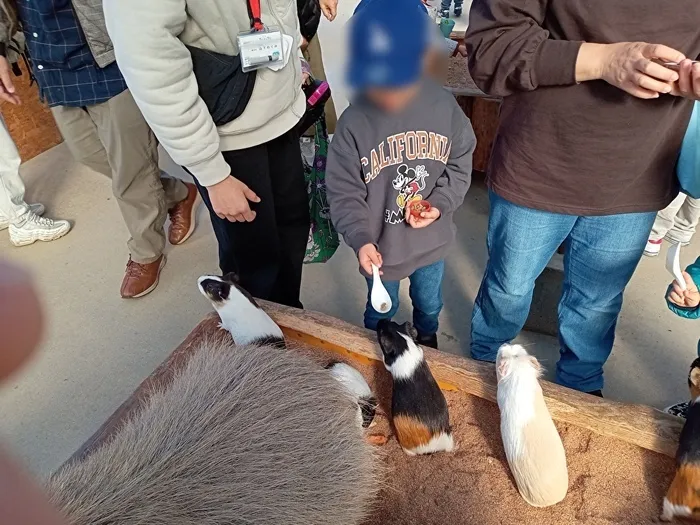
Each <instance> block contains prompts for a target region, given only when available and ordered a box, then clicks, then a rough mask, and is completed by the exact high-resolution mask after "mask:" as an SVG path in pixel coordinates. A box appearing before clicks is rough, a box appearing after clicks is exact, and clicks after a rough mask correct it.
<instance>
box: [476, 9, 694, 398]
mask: <svg viewBox="0 0 700 525" xmlns="http://www.w3.org/2000/svg"><path fill="white" fill-rule="evenodd" d="M698 20H700V3H699V2H697V1H696V0H677V1H676V2H673V5H668V6H665V7H663V8H661V7H660V6H659V3H658V2H657V1H655V0H617V1H615V2H610V1H609V0H529V1H527V2H523V1H522V0H475V1H474V3H473V4H472V9H471V13H470V18H469V29H468V31H467V36H466V44H467V49H468V53H469V69H470V71H471V74H472V77H473V78H474V82H475V83H476V84H477V85H478V86H479V87H480V88H481V89H482V90H483V91H485V92H486V93H488V94H491V95H497V96H501V97H503V106H502V108H501V116H500V126H499V131H498V137H497V139H496V141H495V145H494V150H493V156H492V159H491V164H490V166H489V170H488V183H489V190H490V200H491V212H490V217H489V232H488V247H489V262H488V265H487V268H486V274H485V276H484V279H483V282H482V285H481V289H480V290H479V293H478V295H477V299H476V304H475V308H474V313H473V317H472V342H471V352H472V356H473V357H474V358H476V359H481V360H491V361H493V360H495V358H496V352H497V350H498V348H499V347H500V345H501V344H503V343H506V342H509V341H510V340H512V339H513V338H514V337H515V336H516V335H517V334H518V332H519V331H520V330H521V329H522V327H523V324H524V323H525V320H526V318H527V314H528V310H529V308H530V303H531V300H532V292H533V289H534V283H535V279H536V278H537V276H538V275H539V274H540V273H541V272H542V271H543V270H544V268H545V266H546V264H547V262H548V261H549V259H550V257H551V256H552V255H553V254H554V252H555V251H556V250H557V247H558V246H559V245H560V244H561V243H565V245H566V255H565V259H564V287H563V294H562V298H561V302H560V304H559V340H560V344H561V359H560V361H559V363H558V364H557V380H558V381H559V382H560V383H561V384H563V385H566V386H569V387H572V388H576V389H578V390H581V391H585V392H591V393H594V394H597V395H599V394H600V392H601V389H602V388H603V364H604V363H605V361H606V360H607V358H608V356H609V355H610V352H611V350H612V346H613V341H614V336H615V325H616V322H617V318H618V315H619V313H620V309H621V307H622V294H623V291H624V289H625V287H626V285H627V283H628V282H629V280H630V278H631V277H632V274H633V273H634V270H635V268H636V266H637V264H638V262H639V260H640V258H641V256H642V252H643V250H644V245H645V243H646V240H647V237H648V235H649V231H650V230H651V226H652V224H653V222H654V217H655V215H656V212H657V211H658V210H661V209H663V208H664V207H666V206H667V205H668V204H669V203H670V202H671V201H672V200H673V199H674V198H675V196H676V195H677V193H678V188H677V181H676V177H675V164H676V160H677V158H678V153H679V149H680V145H681V142H682V139H683V135H684V132H685V129H686V126H687V123H688V121H689V119H690V113H691V110H692V101H691V100H690V99H694V98H698V97H700V65H694V64H692V62H691V61H690V60H688V58H692V59H695V58H697V57H698V55H699V54H700V25H699V24H698ZM664 63H666V65H661V64H664ZM668 63H680V66H679V68H677V69H679V70H678V71H674V70H673V66H669V65H668Z"/></svg>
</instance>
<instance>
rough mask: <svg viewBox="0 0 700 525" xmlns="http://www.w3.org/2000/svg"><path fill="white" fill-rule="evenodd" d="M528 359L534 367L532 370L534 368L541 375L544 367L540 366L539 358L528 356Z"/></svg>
mask: <svg viewBox="0 0 700 525" xmlns="http://www.w3.org/2000/svg"><path fill="white" fill-rule="evenodd" d="M528 359H529V360H530V364H531V365H532V368H534V369H535V371H536V372H537V373H538V374H541V373H542V372H543V371H544V369H543V368H542V365H541V364H540V362H539V361H538V360H537V358H536V357H535V356H533V355H531V356H528Z"/></svg>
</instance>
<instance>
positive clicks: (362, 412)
mask: <svg viewBox="0 0 700 525" xmlns="http://www.w3.org/2000/svg"><path fill="white" fill-rule="evenodd" d="M326 369H327V370H328V371H329V372H330V373H331V375H332V376H333V377H335V378H336V379H337V380H338V381H340V382H341V383H342V385H343V386H344V387H345V388H347V389H348V390H349V391H350V393H352V395H353V396H354V397H355V400H356V401H357V404H358V406H359V413H358V417H359V420H360V422H361V424H362V428H368V427H369V426H370V425H371V424H372V421H374V415H375V413H376V412H377V398H375V397H374V394H373V393H372V390H371V389H370V387H369V385H368V384H367V381H365V378H364V377H363V376H362V374H361V373H360V372H359V371H358V370H356V369H355V368H353V367H351V366H350V365H348V364H346V363H340V362H336V363H331V364H329V365H328V366H326Z"/></svg>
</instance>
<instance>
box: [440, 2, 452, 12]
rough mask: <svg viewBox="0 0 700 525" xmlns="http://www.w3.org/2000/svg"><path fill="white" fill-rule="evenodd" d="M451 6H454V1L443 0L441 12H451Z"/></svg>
mask: <svg viewBox="0 0 700 525" xmlns="http://www.w3.org/2000/svg"><path fill="white" fill-rule="evenodd" d="M450 4H452V0H441V2H440V10H441V11H449V10H450Z"/></svg>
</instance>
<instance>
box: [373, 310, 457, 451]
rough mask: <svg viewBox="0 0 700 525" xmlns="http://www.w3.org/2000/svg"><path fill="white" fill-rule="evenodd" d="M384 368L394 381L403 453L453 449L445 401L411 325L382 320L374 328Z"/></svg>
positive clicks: (396, 421)
mask: <svg viewBox="0 0 700 525" xmlns="http://www.w3.org/2000/svg"><path fill="white" fill-rule="evenodd" d="M377 335H378V338H379V345H380V346H381V348H382V354H383V358H384V366H385V367H386V369H387V370H388V371H389V372H390V373H391V376H392V377H393V379H394V391H393V395H392V398H391V411H392V416H393V422H394V428H395V429H396V437H397V439H398V440H399V444H400V445H401V448H403V450H404V452H406V454H408V455H411V456H414V455H416V454H432V453H434V452H442V451H444V452H451V451H452V450H454V441H453V439H452V428H451V427H450V414H449V412H448V409H447V401H445V396H444V395H443V394H442V391H441V390H440V387H439V386H438V384H437V381H435V378H434V377H433V374H432V373H431V372H430V368H428V364H427V363H426V362H425V359H424V358H423V350H422V349H421V347H420V346H418V345H417V344H416V342H415V339H416V337H417V336H418V333H417V332H416V331H415V329H414V328H413V326H411V324H410V323H405V324H403V325H399V324H397V323H394V322H392V321H389V320H386V319H383V320H381V321H379V324H378V325H377Z"/></svg>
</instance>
